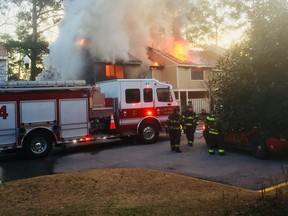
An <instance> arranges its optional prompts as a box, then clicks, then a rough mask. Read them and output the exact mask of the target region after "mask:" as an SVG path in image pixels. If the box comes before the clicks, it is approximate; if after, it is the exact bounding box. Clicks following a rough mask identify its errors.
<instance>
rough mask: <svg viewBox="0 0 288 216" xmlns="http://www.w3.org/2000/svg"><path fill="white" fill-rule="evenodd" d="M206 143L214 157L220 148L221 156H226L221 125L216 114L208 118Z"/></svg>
mask: <svg viewBox="0 0 288 216" xmlns="http://www.w3.org/2000/svg"><path fill="white" fill-rule="evenodd" d="M205 125H206V128H207V129H206V130H207V131H206V132H205V133H206V142H207V145H208V148H209V150H208V151H209V154H210V155H214V154H215V150H216V149H217V148H218V153H219V155H225V150H224V146H223V134H222V132H221V128H220V127H221V125H220V122H219V120H218V117H217V115H216V113H215V112H213V113H211V114H209V115H208V116H207V117H206V122H205Z"/></svg>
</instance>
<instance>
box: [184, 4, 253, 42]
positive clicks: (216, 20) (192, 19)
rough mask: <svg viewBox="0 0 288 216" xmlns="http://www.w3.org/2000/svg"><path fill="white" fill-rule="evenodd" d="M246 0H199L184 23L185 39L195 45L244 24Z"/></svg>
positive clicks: (215, 39)
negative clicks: (244, 0) (243, 0)
mask: <svg viewBox="0 0 288 216" xmlns="http://www.w3.org/2000/svg"><path fill="white" fill-rule="evenodd" d="M246 4H247V2H242V1H238V0H216V1H215V0H199V1H197V4H196V5H194V7H191V9H190V13H189V16H188V22H187V25H186V31H185V33H186V37H187V39H188V40H189V41H190V42H191V43H192V44H194V45H195V46H197V47H199V46H200V47H203V46H206V45H207V41H214V43H215V44H216V45H218V41H219V37H220V36H221V35H224V34H227V32H229V31H231V30H235V29H238V28H240V27H242V26H243V25H244V19H243V17H245V15H246V13H245V12H246V10H247V7H248V6H247V5H246Z"/></svg>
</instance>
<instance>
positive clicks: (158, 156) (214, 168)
mask: <svg viewBox="0 0 288 216" xmlns="http://www.w3.org/2000/svg"><path fill="white" fill-rule="evenodd" d="M181 141H182V143H181V150H182V153H175V152H171V151H170V146H169V140H168V137H167V136H166V135H162V136H161V137H160V140H159V142H157V143H156V144H152V145H139V144H125V143H123V142H122V141H112V142H111V141H106V142H103V143H101V144H99V143H98V144H94V145H87V144H86V145H84V146H80V145H71V146H68V147H67V149H65V150H64V151H63V150H60V149H56V150H55V151H53V152H52V153H51V155H49V156H48V157H47V158H44V159H40V160H39V159H38V160H24V159H22V158H19V157H17V156H13V155H11V156H9V155H8V156H4V157H3V156H2V157H0V180H1V181H11V180H14V179H20V178H29V177H32V176H39V175H47V174H52V173H61V172H71V171H80V170H86V169H107V168H145V169H153V170H159V171H165V172H173V173H177V174H181V175H186V176H191V177H195V178H200V179H205V180H209V181H214V182H219V183H224V184H229V185H233V186H237V187H242V188H247V189H253V190H260V189H262V188H263V187H268V186H271V185H274V184H277V183H280V182H283V181H285V179H287V178H286V177H285V176H287V174H288V160H287V159H285V158H281V159H280V158H273V159H271V160H257V159H255V158H254V157H253V156H252V155H251V154H249V153H246V152H239V151H231V150H228V151H227V154H226V155H225V156H220V155H217V154H216V155H213V156H210V155H209V154H208V151H207V147H206V144H205V142H204V139H203V138H202V137H201V134H200V133H197V134H196V136H195V144H194V146H193V147H190V146H188V145H187V144H186V138H185V136H184V135H183V136H182V140H181Z"/></svg>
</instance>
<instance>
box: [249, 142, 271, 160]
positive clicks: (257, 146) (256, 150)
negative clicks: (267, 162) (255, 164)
mask: <svg viewBox="0 0 288 216" xmlns="http://www.w3.org/2000/svg"><path fill="white" fill-rule="evenodd" d="M251 148H252V153H253V155H254V157H255V158H257V159H260V160H263V159H267V157H268V149H267V147H266V145H265V139H264V138H261V137H254V138H253V139H252V141H251Z"/></svg>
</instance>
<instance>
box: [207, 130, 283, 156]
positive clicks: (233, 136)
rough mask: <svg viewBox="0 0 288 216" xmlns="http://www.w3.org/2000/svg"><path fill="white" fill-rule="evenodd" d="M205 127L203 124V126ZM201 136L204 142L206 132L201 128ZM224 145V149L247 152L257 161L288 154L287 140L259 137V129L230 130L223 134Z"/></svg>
mask: <svg viewBox="0 0 288 216" xmlns="http://www.w3.org/2000/svg"><path fill="white" fill-rule="evenodd" d="M204 125H205V124H204ZM203 136H204V138H205V140H206V138H207V130H206V128H205V126H204V127H203ZM224 144H225V146H226V147H232V148H238V149H243V150H248V151H250V152H252V153H253V155H254V156H255V158H257V159H267V158H268V156H269V155H271V154H283V153H285V152H288V140H287V139H285V138H281V137H266V138H264V137H263V136H261V134H260V132H259V129H256V128H255V129H252V130H249V131H244V130H237V131H234V130H231V131H229V132H225V133H224Z"/></svg>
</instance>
